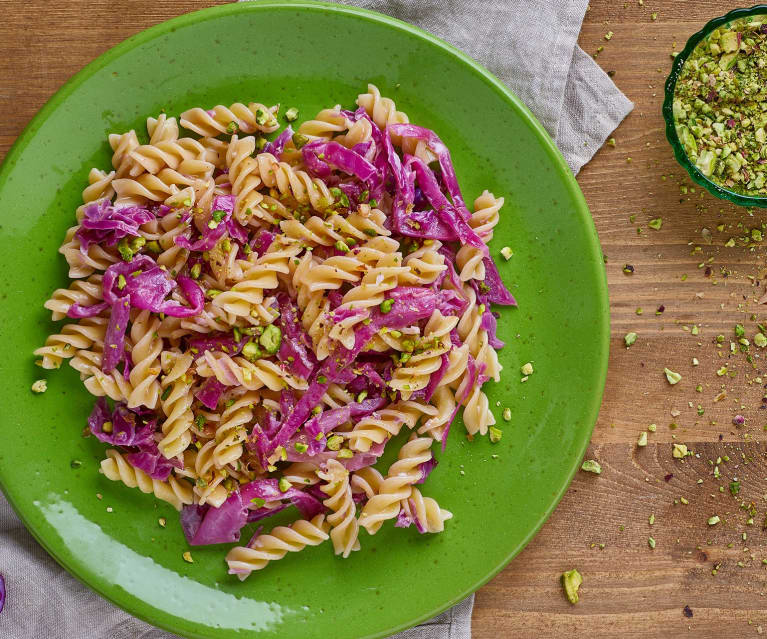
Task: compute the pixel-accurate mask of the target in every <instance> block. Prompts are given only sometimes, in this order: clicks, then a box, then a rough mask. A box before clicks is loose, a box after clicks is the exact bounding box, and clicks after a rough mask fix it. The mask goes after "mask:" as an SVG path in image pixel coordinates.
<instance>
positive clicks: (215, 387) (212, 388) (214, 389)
mask: <svg viewBox="0 0 767 639" xmlns="http://www.w3.org/2000/svg"><path fill="white" fill-rule="evenodd" d="M225 390H226V386H224V385H223V384H222V383H221V382H219V381H218V380H217V379H216V378H215V377H208V379H206V380H205V383H204V384H203V385H202V386H201V387H200V388H199V389H198V390H197V392H196V393H195V394H194V396H195V397H196V398H197V399H199V400H200V402H201V403H202V405H203V406H205V407H206V408H210V410H215V409H216V406H218V402H219V400H220V399H221V395H222V394H223V392H224V391H225Z"/></svg>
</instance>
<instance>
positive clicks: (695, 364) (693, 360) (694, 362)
mask: <svg viewBox="0 0 767 639" xmlns="http://www.w3.org/2000/svg"><path fill="white" fill-rule="evenodd" d="M698 364H700V362H699V361H698V358H697V357H693V358H692V365H693V366H697V365H698Z"/></svg>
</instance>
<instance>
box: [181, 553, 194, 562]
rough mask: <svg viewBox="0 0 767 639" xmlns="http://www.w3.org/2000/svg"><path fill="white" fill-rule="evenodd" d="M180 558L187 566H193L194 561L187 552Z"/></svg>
mask: <svg viewBox="0 0 767 639" xmlns="http://www.w3.org/2000/svg"><path fill="white" fill-rule="evenodd" d="M181 556H182V557H183V558H184V561H185V562H187V563H189V564H193V563H194V559H192V553H191V552H189V551H188V550H187V551H186V552H185V553H184V554H183V555H181Z"/></svg>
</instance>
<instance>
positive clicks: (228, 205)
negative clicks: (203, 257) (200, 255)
mask: <svg viewBox="0 0 767 639" xmlns="http://www.w3.org/2000/svg"><path fill="white" fill-rule="evenodd" d="M235 199H236V198H235V196H234V195H218V196H216V197H214V198H213V203H212V204H211V206H210V210H211V211H224V212H225V215H224V217H223V218H222V219H221V221H219V222H218V223H215V222H214V223H215V224H216V225H215V227H214V228H210V226H206V227H205V228H204V230H203V234H202V237H201V238H200V239H199V240H197V241H196V242H191V241H190V240H189V238H188V237H185V236H184V235H179V236H177V237H176V238H175V239H174V241H175V242H176V244H177V245H178V246H180V247H182V248H185V249H188V250H190V251H199V252H202V251H210V250H211V249H212V248H213V247H214V246H216V244H217V243H218V241H219V240H220V239H221V238H222V237H224V235H226V233H227V231H228V229H229V224H228V223H229V219H230V218H231V217H232V211H233V210H234V203H235Z"/></svg>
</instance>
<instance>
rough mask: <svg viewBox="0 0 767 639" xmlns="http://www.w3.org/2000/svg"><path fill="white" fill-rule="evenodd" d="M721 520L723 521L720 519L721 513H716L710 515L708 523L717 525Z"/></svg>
mask: <svg viewBox="0 0 767 639" xmlns="http://www.w3.org/2000/svg"><path fill="white" fill-rule="evenodd" d="M720 521H722V520H721V519H719V515H714V516H713V517H709V518H708V525H709V526H716V525H717V524H718V523H719V522H720Z"/></svg>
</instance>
